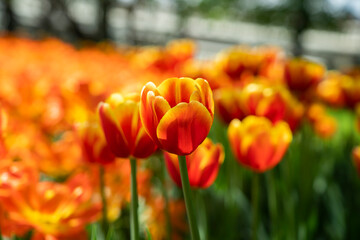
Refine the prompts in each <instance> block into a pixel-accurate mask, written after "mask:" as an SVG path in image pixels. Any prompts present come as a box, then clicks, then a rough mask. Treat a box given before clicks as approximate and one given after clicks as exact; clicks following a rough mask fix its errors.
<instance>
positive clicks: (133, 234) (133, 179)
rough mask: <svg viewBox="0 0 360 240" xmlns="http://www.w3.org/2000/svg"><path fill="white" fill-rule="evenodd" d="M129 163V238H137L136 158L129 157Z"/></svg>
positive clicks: (134, 239) (135, 239) (136, 239)
mask: <svg viewBox="0 0 360 240" xmlns="http://www.w3.org/2000/svg"><path fill="white" fill-rule="evenodd" d="M130 165H131V206H130V221H131V223H130V228H131V240H138V239H139V221H138V194H137V184H136V159H135V158H130Z"/></svg>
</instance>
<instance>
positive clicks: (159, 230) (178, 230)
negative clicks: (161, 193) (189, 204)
mask: <svg viewBox="0 0 360 240" xmlns="http://www.w3.org/2000/svg"><path fill="white" fill-rule="evenodd" d="M147 205H148V207H147V208H146V210H145V214H144V215H145V216H148V217H147V218H146V220H145V223H144V224H145V225H146V228H148V229H149V232H150V236H151V238H152V239H166V217H165V201H164V199H163V198H161V197H153V198H152V199H151V200H150V201H149V202H148V203H147ZM169 214H170V222H171V239H173V240H181V239H184V238H185V237H184V235H185V234H187V233H188V231H189V230H188V226H187V224H186V209H185V203H184V202H183V201H182V200H173V199H170V201H169Z"/></svg>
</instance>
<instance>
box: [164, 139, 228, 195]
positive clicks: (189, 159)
mask: <svg viewBox="0 0 360 240" xmlns="http://www.w3.org/2000/svg"><path fill="white" fill-rule="evenodd" d="M164 156H165V161H166V167H167V169H168V171H169V174H170V176H171V178H172V180H173V181H174V182H175V183H176V184H177V185H178V186H179V187H181V178H180V169H179V162H178V159H177V156H176V155H175V154H171V153H167V152H164ZM224 157H225V154H224V148H223V146H222V145H221V144H219V143H218V144H213V143H212V141H211V140H210V139H209V138H206V139H205V141H204V142H203V143H202V144H200V145H199V147H198V148H197V149H196V150H195V151H194V152H193V153H191V154H190V155H187V156H186V166H187V168H188V175H189V182H190V186H192V187H198V188H207V187H209V186H210V185H211V184H212V183H213V182H214V181H215V179H216V176H217V174H218V171H219V168H220V165H221V164H222V163H223V161H224Z"/></svg>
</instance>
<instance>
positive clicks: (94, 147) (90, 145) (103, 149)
mask: <svg viewBox="0 0 360 240" xmlns="http://www.w3.org/2000/svg"><path fill="white" fill-rule="evenodd" d="M75 128H76V132H77V133H78V136H79V142H80V145H81V147H82V152H83V156H84V159H85V161H87V162H89V163H100V164H107V163H112V162H113V161H115V155H114V154H113V153H112V152H111V150H110V148H109V146H108V145H107V143H106V140H105V137H104V134H103V132H102V130H101V127H100V126H99V125H98V124H97V123H96V122H94V123H79V124H77V125H76V127H75Z"/></svg>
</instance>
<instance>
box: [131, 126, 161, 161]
mask: <svg viewBox="0 0 360 240" xmlns="http://www.w3.org/2000/svg"><path fill="white" fill-rule="evenodd" d="M156 148H157V146H156V144H155V143H154V142H153V140H152V139H151V138H150V136H149V135H148V134H147V133H146V132H145V130H144V128H141V129H140V130H139V133H138V136H137V139H136V142H135V149H134V150H133V153H132V155H133V156H134V157H136V158H147V157H149V156H150V155H151V154H153V153H154V152H155V150H156Z"/></svg>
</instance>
